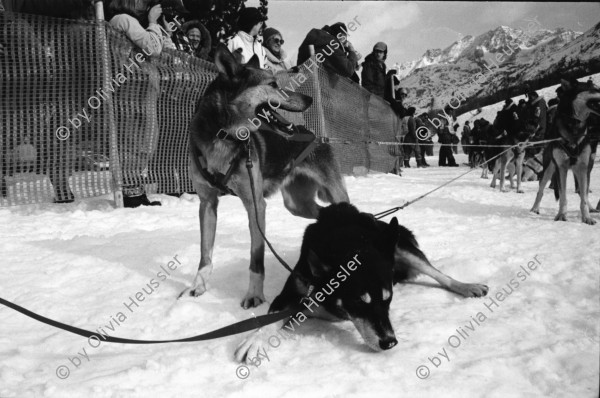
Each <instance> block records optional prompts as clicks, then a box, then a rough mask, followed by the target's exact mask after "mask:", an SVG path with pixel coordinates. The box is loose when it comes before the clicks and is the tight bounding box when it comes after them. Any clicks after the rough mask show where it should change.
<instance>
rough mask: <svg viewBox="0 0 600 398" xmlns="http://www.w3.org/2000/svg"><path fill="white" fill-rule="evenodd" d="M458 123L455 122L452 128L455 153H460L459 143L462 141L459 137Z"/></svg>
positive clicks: (453, 150)
mask: <svg viewBox="0 0 600 398" xmlns="http://www.w3.org/2000/svg"><path fill="white" fill-rule="evenodd" d="M458 127H459V125H458V123H455V124H454V125H453V126H452V130H450V134H452V152H454V154H455V155H458V143H459V142H460V139H459V138H458Z"/></svg>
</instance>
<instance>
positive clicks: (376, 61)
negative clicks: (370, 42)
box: [361, 42, 387, 97]
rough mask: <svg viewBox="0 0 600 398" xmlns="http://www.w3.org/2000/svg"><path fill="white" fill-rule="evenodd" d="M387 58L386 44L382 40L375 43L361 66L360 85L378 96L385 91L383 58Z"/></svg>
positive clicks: (382, 94)
mask: <svg viewBox="0 0 600 398" xmlns="http://www.w3.org/2000/svg"><path fill="white" fill-rule="evenodd" d="M386 59H387V45H386V44H385V43H383V42H379V43H377V44H375V46H374V47H373V52H372V53H371V54H369V55H367V57H366V58H365V62H363V64H362V66H363V69H362V74H361V78H362V86H363V87H364V88H366V89H367V90H369V91H370V92H372V93H373V94H375V95H379V96H380V97H383V96H384V91H385V83H386V81H385V78H386V74H385V60H386Z"/></svg>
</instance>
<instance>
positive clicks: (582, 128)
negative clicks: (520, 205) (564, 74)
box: [531, 80, 600, 225]
mask: <svg viewBox="0 0 600 398" xmlns="http://www.w3.org/2000/svg"><path fill="white" fill-rule="evenodd" d="M561 87H562V88H563V90H564V94H563V95H562V97H561V98H560V102H559V103H558V107H557V110H556V115H555V116H554V122H553V123H552V127H551V129H550V136H549V137H548V138H558V137H560V138H562V140H560V141H554V142H551V143H549V144H548V146H547V147H546V148H545V149H544V176H543V177H542V179H541V180H540V186H539V190H538V193H537V196H536V198H535V203H534V204H533V207H532V208H531V211H532V212H534V213H536V214H539V213H540V202H541V201H542V197H543V196H544V188H546V185H547V184H548V181H550V179H551V178H552V176H553V175H554V174H555V171H556V169H558V179H556V180H555V183H554V196H555V197H556V199H559V207H558V214H557V215H556V217H555V218H554V221H566V220H567V187H566V185H567V172H568V171H569V169H571V168H572V169H573V173H574V174H575V178H577V181H578V182H579V197H580V198H581V204H580V209H581V221H582V222H584V223H586V224H590V225H593V224H595V223H596V221H595V220H594V219H593V218H591V217H590V208H591V207H592V206H590V204H589V199H588V187H589V177H588V164H589V162H590V156H591V153H592V150H591V147H590V142H589V137H588V135H587V123H586V122H587V118H588V116H589V115H590V113H594V114H596V115H600V89H598V87H592V86H590V85H588V84H585V83H579V82H578V81H577V80H572V81H567V80H562V81H561Z"/></svg>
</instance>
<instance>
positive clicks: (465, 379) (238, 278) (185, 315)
mask: <svg viewBox="0 0 600 398" xmlns="http://www.w3.org/2000/svg"><path fill="white" fill-rule="evenodd" d="M458 160H459V161H461V162H465V161H466V159H465V156H464V155H459V157H458ZM436 161H437V159H434V158H430V159H429V163H431V164H435V163H436ZM598 167H600V166H599V165H598V164H597V165H596V168H598ZM466 170H467V169H466V168H465V167H464V166H463V167H460V168H437V167H430V168H428V169H416V168H414V167H413V168H410V169H406V170H405V172H404V176H403V177H401V178H400V177H396V176H392V175H383V174H379V175H369V176H367V177H360V178H354V177H347V178H346V183H347V186H348V190H349V194H350V197H351V199H352V201H353V203H354V204H356V205H357V206H358V207H359V209H361V210H363V211H368V212H378V211H382V210H384V209H387V208H389V207H393V206H396V205H399V204H401V203H403V201H404V200H408V199H412V198H414V197H416V196H418V195H419V194H422V193H424V192H426V191H428V190H430V189H432V188H434V187H436V186H437V185H439V184H441V183H443V182H445V181H447V180H448V179H450V178H452V177H454V176H456V175H458V174H459V173H462V172H464V171H466ZM479 174H480V173H479V171H478V170H477V171H474V172H473V173H471V174H468V175H467V176H465V177H464V178H462V179H460V180H458V181H456V182H454V183H452V184H451V185H449V186H448V187H446V188H444V189H442V190H440V191H437V192H435V193H434V194H432V195H431V196H428V197H426V198H425V199H423V200H421V201H419V202H417V203H416V204H414V205H412V206H410V207H408V208H407V209H405V210H403V211H401V212H400V213H398V214H397V216H398V218H399V220H400V222H401V223H402V224H404V225H405V226H407V227H408V228H410V229H411V230H413V231H414V233H415V234H416V236H417V238H418V240H419V242H420V244H421V246H422V248H423V250H424V252H425V253H426V254H427V255H428V256H429V258H430V259H431V260H432V262H433V263H434V265H436V266H437V267H438V268H439V269H440V270H442V271H443V272H445V273H448V274H449V275H451V276H453V277H454V278H456V279H458V280H461V281H465V282H482V283H486V284H488V285H489V286H490V293H489V295H488V297H486V298H483V299H463V298H460V297H457V296H456V295H454V294H452V293H449V292H447V291H445V290H442V289H438V288H432V286H434V285H435V282H434V281H432V280H429V279H427V278H426V277H421V278H419V279H418V280H417V281H416V283H411V284H404V285H398V286H396V287H395V289H394V290H395V291H394V300H393V303H392V308H391V320H392V324H393V325H394V327H395V331H396V336H397V338H398V341H399V344H398V345H397V346H396V347H394V348H393V349H392V350H390V351H386V352H383V353H374V352H371V351H370V350H369V349H368V348H367V347H366V345H365V344H364V343H363V341H362V340H361V338H360V336H359V334H358V332H357V331H356V330H355V329H354V327H353V326H352V324H351V323H349V322H348V323H341V324H339V323H338V324H330V323H326V322H323V321H317V320H308V321H306V322H305V323H304V324H303V327H302V328H301V329H300V330H299V331H297V332H296V333H295V335H296V337H297V339H296V340H295V341H294V340H284V341H282V342H281V344H280V345H279V346H278V347H277V348H271V349H270V350H269V351H267V354H268V356H269V359H268V360H266V359H263V361H262V363H261V365H260V367H258V368H257V367H253V366H250V367H249V368H248V370H249V372H250V373H249V375H248V377H247V378H246V379H240V378H239V377H238V376H236V370H238V364H237V363H235V362H234V361H233V352H234V349H235V347H236V346H237V344H238V343H239V341H240V339H241V338H242V336H233V337H229V338H223V339H219V340H214V341H209V342H198V343H179V344H165V345H154V346H133V345H128V346H126V345H120V344H108V343H98V342H97V341H95V340H92V341H89V342H88V340H87V339H85V338H81V337H78V336H75V335H71V334H68V333H66V332H63V331H60V330H57V329H54V328H51V327H49V326H46V325H43V324H40V323H38V322H36V321H34V320H32V319H30V318H27V317H25V316H23V315H21V314H19V313H17V312H14V311H12V310H10V309H8V308H5V307H1V308H0V397H2V398H12V397H19V398H21V397H61V398H62V397H94V398H95V397H149V396H152V397H191V396H206V397H486V398H493V397H502V398H504V397H550V396H551V397H597V396H598V385H599V376H598V375H599V350H600V349H599V343H600V325H599V324H598V322H599V319H600V297H599V292H600V279H599V278H600V254H599V252H598V249H599V248H600V229H599V228H600V224H599V225H596V226H589V225H584V224H582V223H581V222H580V220H579V206H578V197H577V196H576V195H575V194H574V193H573V179H572V177H571V176H569V186H568V192H569V213H568V216H569V221H568V222H566V223H565V222H560V223H559V222H554V221H553V218H554V216H555V214H556V212H557V208H558V207H557V204H556V202H555V201H554V198H553V195H552V192H551V191H550V190H547V191H546V195H545V197H544V200H543V202H542V206H541V214H540V215H539V216H538V215H534V214H531V213H529V208H530V207H531V205H532V203H533V200H534V196H535V191H536V189H537V183H536V182H528V183H524V190H525V194H521V195H519V194H517V193H515V192H514V191H511V192H509V193H500V192H499V191H498V190H497V189H496V190H492V189H491V188H489V182H490V180H482V179H480V178H479ZM591 188H592V190H593V191H594V192H593V193H592V194H591V201H592V203H593V204H594V205H595V204H596V203H597V202H598V199H599V196H600V195H599V194H600V173H599V172H597V171H596V170H595V171H594V173H592V183H591ZM152 198H153V199H160V200H161V201H162V203H163V206H162V207H160V208H156V207H152V208H141V209H114V208H113V206H112V203H111V201H110V198H109V197H108V196H106V197H102V198H97V199H87V200H85V201H81V202H78V203H74V204H70V205H53V204H44V205H28V206H21V207H13V208H8V209H0V223H1V225H3V228H2V230H1V231H0V236H1V239H0V251H1V253H2V260H3V264H2V271H3V278H2V279H1V280H0V297H3V298H5V299H8V300H11V301H13V302H15V303H17V304H19V305H22V306H24V307H26V308H28V309H30V310H33V311H35V312H38V313H40V314H42V315H45V316H47V317H50V318H53V319H56V320H60V321H62V322H65V323H68V324H71V325H75V326H78V327H81V328H87V329H92V330H95V329H97V328H99V327H102V328H103V330H104V331H105V332H107V333H109V334H111V335H116V336H120V337H128V338H141V339H170V338H179V337H187V336H192V335H196V334H200V333H204V332H207V331H210V330H214V329H216V328H220V327H222V326H225V325H228V324H230V323H233V322H236V321H240V320H242V319H246V318H249V317H252V314H253V313H254V314H256V315H259V314H263V313H265V312H266V311H267V308H268V305H267V304H263V305H262V306H260V307H259V308H257V309H254V310H243V309H242V308H241V307H240V306H239V302H240V301H241V298H242V296H243V295H244V293H245V289H246V288H247V280H248V257H249V233H248V230H247V218H246V215H245V212H244V210H243V207H242V205H241V203H240V202H239V200H238V199H236V198H232V197H226V198H223V199H222V201H221V203H220V208H219V215H220V218H219V222H218V230H217V244H216V248H215V253H214V264H215V269H214V272H213V275H212V279H211V280H210V283H209V291H208V292H207V293H206V294H205V295H203V296H201V297H199V298H195V299H192V298H188V299H183V300H177V299H176V297H177V295H178V294H179V292H181V291H182V290H183V289H184V288H185V287H186V286H188V285H189V284H190V283H191V281H192V278H193V275H194V273H195V269H196V267H197V263H198V260H199V232H198V221H197V218H198V216H197V214H198V213H197V211H198V200H197V198H195V197H193V196H191V195H186V196H184V197H182V198H180V199H177V198H173V197H169V196H162V195H153V197H152ZM593 217H594V218H595V219H596V220H599V221H600V216H598V215H594V216H593ZM390 218H391V217H387V218H386V219H387V220H389V219H390ZM309 223H310V221H309V220H304V219H300V218H296V217H293V216H292V215H290V214H289V213H288V212H287V211H286V210H285V208H284V207H283V203H282V200H281V197H280V196H279V195H276V196H274V197H273V198H271V199H269V200H268V209H267V233H268V235H269V237H270V239H271V240H272V242H273V244H274V245H275V246H276V248H277V249H278V250H279V251H280V254H281V255H282V256H283V257H284V258H285V259H286V260H287V261H288V262H290V263H295V261H296V260H297V257H298V254H299V248H300V243H301V238H302V234H303V231H304V229H305V227H306V226H307V225H308V224H309ZM536 259H537V261H539V263H538V262H536ZM177 261H179V262H180V264H178V263H177ZM169 264H171V269H169ZM528 264H529V265H530V266H531V268H534V269H531V268H528ZM161 266H162V267H163V268H164V269H165V271H164V272H165V273H166V272H169V274H170V275H165V273H163V275H164V276H165V278H164V279H160V277H157V273H159V272H160V271H161V270H162V269H161ZM522 267H523V268H522ZM172 268H176V269H175V270H173V269H172ZM266 268H267V277H266V284H265V293H266V296H267V299H268V300H272V299H273V298H274V297H275V296H276V294H278V293H279V291H280V289H281V287H282V286H283V283H284V281H285V279H286V278H287V271H286V270H285V269H284V268H283V267H281V266H280V265H279V264H278V263H277V262H276V260H275V259H274V257H273V256H272V255H271V253H269V252H267V254H266ZM524 269H525V270H526V271H527V272H528V273H527V274H525V271H524ZM152 278H154V283H153V284H152V283H151V279H152ZM511 280H512V282H511ZM515 282H517V283H518V286H517V285H516V283H515ZM511 283H512V288H511V287H510V284H511ZM148 284H150V285H149V286H148ZM157 284H158V286H157ZM153 285H154V286H153ZM507 285H508V286H507ZM151 287H152V289H151ZM142 289H145V291H146V293H142V296H143V297H144V301H143V302H138V305H139V306H134V305H132V304H130V300H131V299H130V297H135V295H136V293H138V292H143V290H142ZM502 291H505V292H506V293H505V294H504V295H503V297H502V296H501V298H497V297H498V296H497V293H498V292H502ZM511 291H512V293H511ZM509 293H510V294H509ZM492 299H493V300H494V302H495V304H494V302H493V301H492ZM500 299H502V301H500ZM124 303H129V304H128V305H129V306H130V307H131V310H127V308H125V306H124ZM119 312H122V314H121V315H119ZM111 329H114V332H113V331H111ZM98 344H99V345H98ZM275 344H276V343H274V345H275ZM84 350H85V351H84ZM436 365H437V366H436ZM423 366H427V368H428V369H425V368H424V367H423ZM238 371H239V372H240V374H241V375H245V373H244V371H245V369H243V368H242V369H241V370H238ZM67 373H69V374H68V377H66V378H65V376H67ZM427 373H429V375H428V377H425V376H426V375H427ZM57 375H58V376H61V377H63V379H60V378H59V377H58V376H57Z"/></svg>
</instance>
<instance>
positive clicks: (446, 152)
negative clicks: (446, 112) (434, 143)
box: [438, 118, 458, 167]
mask: <svg viewBox="0 0 600 398" xmlns="http://www.w3.org/2000/svg"><path fill="white" fill-rule="evenodd" d="M441 120H442V126H441V127H440V128H439V131H438V135H439V139H438V142H439V143H440V144H441V147H440V157H439V166H452V167H458V164H457V163H456V160H454V155H453V154H452V133H450V129H449V128H448V121H447V120H446V119H444V118H441Z"/></svg>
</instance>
